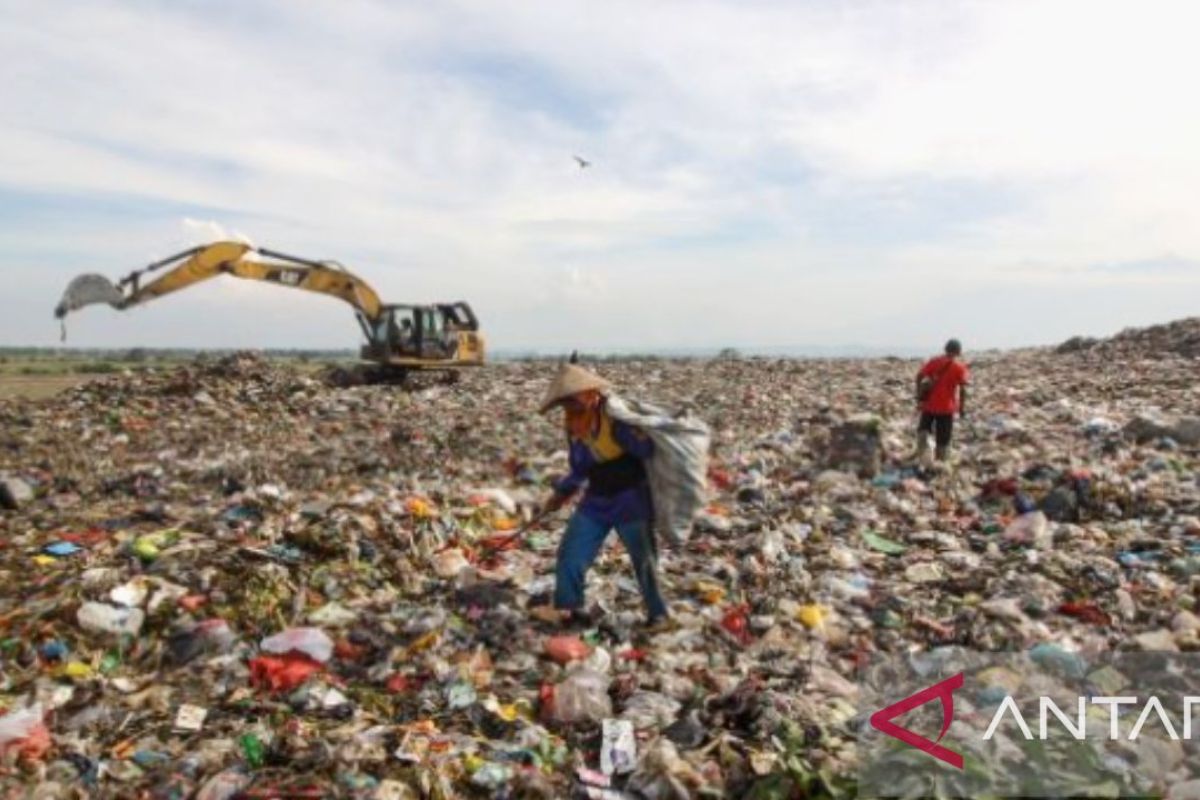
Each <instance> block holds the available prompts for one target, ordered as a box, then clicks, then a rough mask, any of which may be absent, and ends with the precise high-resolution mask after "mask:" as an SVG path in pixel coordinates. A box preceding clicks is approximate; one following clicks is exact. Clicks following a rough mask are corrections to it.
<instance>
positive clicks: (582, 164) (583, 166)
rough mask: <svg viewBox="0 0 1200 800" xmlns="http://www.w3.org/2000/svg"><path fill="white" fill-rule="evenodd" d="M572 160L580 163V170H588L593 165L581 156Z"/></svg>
mask: <svg viewBox="0 0 1200 800" xmlns="http://www.w3.org/2000/svg"><path fill="white" fill-rule="evenodd" d="M572 158H574V159H575V161H576V162H578V164H579V168H580V169H587V168H588V167H590V166H591V165H592V162H590V161H587V160H585V159H582V158H580V157H579V156H572Z"/></svg>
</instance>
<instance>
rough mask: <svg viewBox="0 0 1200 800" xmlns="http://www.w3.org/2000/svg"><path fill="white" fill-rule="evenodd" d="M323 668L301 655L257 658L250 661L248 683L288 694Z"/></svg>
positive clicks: (294, 653)
mask: <svg viewBox="0 0 1200 800" xmlns="http://www.w3.org/2000/svg"><path fill="white" fill-rule="evenodd" d="M322 669H324V667H323V666H322V665H321V663H320V662H318V661H314V660H312V659H311V658H309V657H308V656H306V655H304V654H303V653H296V652H292V653H287V654H286V655H282V656H259V657H258V658H253V659H251V660H250V683H251V685H253V686H255V687H256V688H260V689H269V690H270V691H272V692H289V691H291V690H292V689H295V688H296V687H297V686H299V685H300V684H302V683H304V682H305V681H306V680H308V679H309V678H311V677H312V676H313V675H315V674H317V673H318V672H320V671H321V670H322Z"/></svg>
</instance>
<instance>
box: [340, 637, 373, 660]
mask: <svg viewBox="0 0 1200 800" xmlns="http://www.w3.org/2000/svg"><path fill="white" fill-rule="evenodd" d="M366 652H367V648H366V647H364V646H362V645H360V644H355V643H354V642H352V641H350V640H349V639H338V640H337V642H335V643H334V645H333V655H334V657H335V658H337V659H338V660H339V661H358V660H359V659H361V658H362V657H363V656H364V655H366Z"/></svg>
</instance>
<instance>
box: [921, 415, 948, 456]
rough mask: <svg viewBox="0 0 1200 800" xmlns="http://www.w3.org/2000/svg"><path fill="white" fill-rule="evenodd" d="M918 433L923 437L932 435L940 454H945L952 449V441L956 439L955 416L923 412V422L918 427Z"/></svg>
mask: <svg viewBox="0 0 1200 800" xmlns="http://www.w3.org/2000/svg"><path fill="white" fill-rule="evenodd" d="M917 433H918V434H920V435H921V436H925V435H927V434H930V433H932V434H933V440H934V442H936V443H937V449H938V452H939V453H944V452H946V450H948V449H949V447H950V440H951V439H953V438H954V415H953V414H930V413H929V412H928V411H923V412H921V422H920V424H918V425H917Z"/></svg>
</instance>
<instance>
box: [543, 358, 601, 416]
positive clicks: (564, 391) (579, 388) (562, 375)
mask: <svg viewBox="0 0 1200 800" xmlns="http://www.w3.org/2000/svg"><path fill="white" fill-rule="evenodd" d="M611 388H612V384H611V383H609V382H608V381H606V380H604V378H601V377H600V376H599V375H597V374H596V373H594V372H589V371H588V370H586V369H584V368H583V367H580V366H578V365H576V364H563V365H562V367H560V368H559V370H558V374H557V375H555V376H554V380H553V381H551V382H550V388H549V389H547V390H546V399H545V400H544V401H543V402H542V407H541V410H540V412H539V413H542V414H545V413H546V412H547V411H549V410H550V409H551V408H553V407H554V404H555V403H557V402H559V401H560V400H565V399H566V398H568V397H570V396H571V395H573V394H579V393H580V392H586V391H588V390H589V389H595V390H596V391H598V392H602V393H603V392H607V391H608V390H609V389H611Z"/></svg>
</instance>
